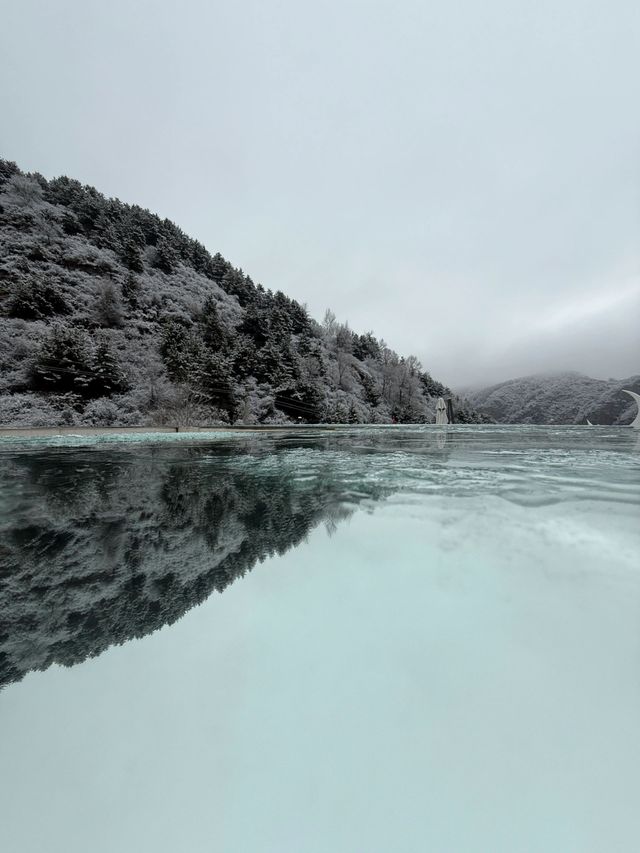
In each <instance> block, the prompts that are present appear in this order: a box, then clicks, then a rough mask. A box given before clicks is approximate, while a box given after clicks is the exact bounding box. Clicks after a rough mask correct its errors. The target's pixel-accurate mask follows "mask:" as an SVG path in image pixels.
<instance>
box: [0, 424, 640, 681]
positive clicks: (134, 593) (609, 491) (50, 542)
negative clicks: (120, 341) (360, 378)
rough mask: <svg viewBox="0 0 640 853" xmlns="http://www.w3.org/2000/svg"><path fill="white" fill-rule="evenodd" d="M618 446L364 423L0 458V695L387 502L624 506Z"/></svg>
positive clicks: (613, 436)
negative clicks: (319, 530) (318, 530)
mask: <svg viewBox="0 0 640 853" xmlns="http://www.w3.org/2000/svg"><path fill="white" fill-rule="evenodd" d="M632 433H633V431H632V430H626V431H625V430H623V429H621V428H619V429H617V430H606V429H596V428H585V429H581V428H566V427H565V428H553V427H545V428H523V427H493V428H492V427H477V426H475V427H472V428H471V427H470V428H465V427H454V428H449V429H436V428H433V427H431V428H430V427H408V428H399V429H388V428H375V427H369V428H354V429H337V430H331V431H323V430H315V431H313V430H309V431H307V430H304V429H302V430H293V431H289V432H283V433H279V434H261V435H248V434H245V435H243V436H241V437H236V436H234V437H233V438H229V439H228V440H218V441H216V442H215V443H211V442H207V441H206V440H201V441H200V442H196V441H195V439H194V440H187V441H186V443H184V444H179V443H176V442H171V443H166V442H165V443H163V442H158V443H155V444H154V443H145V442H144V441H137V442H136V443H134V442H132V443H119V444H111V445H109V444H99V443H98V444H95V443H94V445H93V446H86V444H85V445H84V446H80V447H73V446H68V444H67V446H60V447H51V446H43V445H40V446H38V444H37V443H33V442H32V443H30V444H29V443H26V444H23V445H20V444H19V443H18V444H15V445H13V446H5V448H4V449H3V451H2V453H0V687H1V686H2V685H4V684H7V683H9V682H12V681H18V680H20V679H21V678H23V677H24V675H25V674H26V673H27V672H28V671H30V670H42V669H46V668H47V667H48V666H50V665H51V664H52V663H59V664H63V665H65V666H70V665H72V664H75V663H78V662H80V661H83V660H85V659H86V658H88V657H91V656H95V655H98V654H100V653H101V652H102V651H104V650H105V649H107V648H108V647H109V646H111V645H113V644H119V643H123V642H125V641H126V640H129V639H131V638H133V637H142V636H144V635H145V634H149V633H150V632H152V631H155V630H156V629H158V628H160V627H162V626H163V625H167V624H170V623H172V622H175V621H176V620H177V619H179V618H180V617H181V616H182V615H183V614H184V613H186V612H187V611H188V610H189V609H190V608H192V607H194V606H195V605H197V604H199V603H200V602H202V601H204V600H205V599H206V598H207V597H208V596H209V595H210V594H211V593H212V592H213V590H217V591H219V592H221V591H223V590H224V589H225V588H226V587H227V586H228V585H229V584H230V583H232V582H233V581H234V580H235V579H236V578H237V577H239V576H242V575H244V574H245V573H246V572H247V571H249V570H250V569H252V568H253V566H254V565H255V564H256V562H258V561H263V560H264V559H266V558H267V557H269V556H272V555H274V554H284V553H285V552H286V551H287V550H289V549H290V548H294V547H295V546H297V545H299V544H300V543H301V542H302V541H303V540H304V539H305V537H306V536H307V534H308V533H309V532H310V531H311V530H313V529H314V528H315V527H317V526H318V525H320V524H326V525H328V526H329V528H330V529H333V528H335V527H336V526H337V525H338V524H339V523H340V522H341V521H343V520H344V519H346V518H348V517H349V516H350V515H351V514H352V513H353V511H354V509H355V508H356V507H362V506H364V507H367V506H371V505H372V504H373V503H374V502H376V501H379V500H381V499H383V498H387V497H389V496H390V495H391V494H392V493H397V494H398V500H400V501H407V500H408V501H410V500H418V501H424V499H425V498H426V497H427V496H428V497H429V498H431V497H433V496H435V497H436V498H437V497H439V496H442V497H453V498H454V499H456V500H457V499H458V498H470V499H472V500H473V499H476V500H478V499H480V500H482V501H484V500H486V498H487V497H490V496H497V497H499V498H501V499H505V500H506V501H508V502H509V503H511V504H518V505H519V506H521V507H524V508H528V507H530V508H533V507H543V506H549V505H551V504H554V503H558V502H562V501H570V502H572V503H574V504H575V503H576V502H577V501H584V500H587V501H589V500H592V499H593V498H594V497H597V499H598V500H599V501H601V502H602V501H607V502H609V505H610V506H613V505H615V504H618V505H619V504H627V505H632V506H637V505H638V503H640V489H639V487H638V481H637V467H638V457H637V449H638V448H637V442H636V439H637V436H636V435H632ZM465 511H471V512H473V509H472V508H471V507H470V506H468V507H467V510H465ZM495 536H496V541H498V539H499V537H500V531H496V533H495Z"/></svg>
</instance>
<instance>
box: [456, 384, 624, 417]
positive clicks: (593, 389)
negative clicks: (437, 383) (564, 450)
mask: <svg viewBox="0 0 640 853" xmlns="http://www.w3.org/2000/svg"><path fill="white" fill-rule="evenodd" d="M623 388H627V389H628V390H630V391H635V392H636V393H640V375H635V376H630V377H629V378H627V379H593V378H591V377H590V376H585V375H584V374H582V373H574V372H567V373H555V374H539V375H535V376H522V377H519V378H518V379H509V380H508V381H507V382H500V383H498V384H497V385H491V386H489V387H488V388H482V389H480V390H475V391H467V392H466V396H467V398H468V399H469V400H470V402H471V403H472V404H473V405H474V406H475V407H476V408H477V409H478V410H479V411H481V412H484V413H486V414H487V415H489V416H490V417H492V418H493V419H494V420H496V421H497V422H498V423H505V424H506V423H509V424H584V423H586V421H587V419H588V420H590V421H591V423H593V424H614V425H624V424H629V423H631V421H632V420H633V418H634V417H635V414H636V411H637V409H636V405H635V403H634V402H633V400H632V399H631V398H630V397H629V396H628V395H627V394H623V393H622V389H623Z"/></svg>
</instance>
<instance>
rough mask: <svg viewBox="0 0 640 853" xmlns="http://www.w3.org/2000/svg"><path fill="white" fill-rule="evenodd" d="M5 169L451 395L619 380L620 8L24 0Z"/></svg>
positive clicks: (632, 306)
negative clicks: (109, 205) (199, 250)
mask: <svg viewBox="0 0 640 853" xmlns="http://www.w3.org/2000/svg"><path fill="white" fill-rule="evenodd" d="M2 19H3V26H2V28H1V29H0V79H1V80H2V86H1V87H0V116H1V120H0V155H1V156H4V157H8V158H9V159H12V160H15V161H16V162H17V163H18V164H19V165H20V167H21V168H23V169H25V170H28V171H29V170H37V171H40V172H41V173H42V174H44V175H45V176H46V177H54V176H56V175H59V174H67V175H69V176H71V177H75V178H78V179H79V180H81V181H83V182H85V183H89V184H92V185H94V186H96V187H97V188H98V189H99V190H101V191H102V192H103V193H105V194H106V195H113V196H117V197H119V198H121V199H122V200H123V201H128V202H131V203H137V204H141V205H142V206H145V207H148V208H150V209H151V210H153V211H154V212H157V213H159V214H160V215H162V216H167V217H168V218H170V219H172V220H173V221H175V222H176V223H177V224H178V225H179V226H180V227H181V228H183V230H184V231H185V232H186V233H188V234H189V235H190V236H193V237H196V238H198V239H199V240H201V241H202V242H203V243H204V244H205V245H206V246H207V248H208V249H210V251H212V252H216V251H220V252H221V253H222V254H223V255H224V256H225V257H226V258H228V259H229V260H230V261H231V262H232V263H233V264H234V265H237V266H241V267H242V268H243V269H244V270H245V272H247V273H248V274H250V275H251V276H252V278H253V279H254V281H256V282H257V281H260V282H262V283H263V284H264V285H265V286H266V287H271V288H272V289H274V290H276V289H281V290H283V291H284V292H285V293H287V294H289V295H291V296H293V297H295V298H296V299H298V300H299V301H301V302H305V303H306V304H307V305H308V307H309V310H310V312H311V313H312V315H313V316H315V317H316V318H317V319H321V318H322V315H323V314H324V311H325V309H326V308H327V307H331V308H332V310H333V311H334V312H335V313H336V315H337V316H338V318H339V319H341V320H347V321H348V322H349V324H350V326H351V327H352V328H354V329H356V330H358V331H365V330H367V329H372V330H373V331H374V332H375V333H376V335H378V336H380V337H383V338H384V339H385V340H386V341H387V342H388V343H389V344H390V345H392V346H393V347H394V348H395V349H397V350H398V351H399V352H401V353H403V354H409V353H415V354H416V355H418V357H419V358H420V359H421V360H422V362H423V364H424V365H425V367H426V368H427V369H429V370H430V371H431V373H432V374H433V375H434V376H435V377H437V378H438V379H440V380H442V381H444V382H446V383H447V384H449V385H452V386H454V387H456V386H468V385H473V384H478V383H484V382H487V383H488V382H494V381H499V380H502V379H508V378H511V377H513V376H517V375H521V374H525V373H534V372H539V371H544V370H571V369H573V370H580V371H583V372H586V373H589V374H591V375H593V376H598V377H603V378H606V377H609V376H618V377H623V376H627V375H630V374H632V373H638V372H640V333H639V328H640V110H639V109H638V104H639V103H640V50H639V46H640V6H639V5H638V4H637V3H636V2H634V0H609V2H604V0H592V2H590V1H589V0H581V2H578V0H572V2H568V0H561V1H560V2H558V0H554V2H550V1H549V2H545V1H544V0H543V1H542V2H540V1H539V0H538V2H522V3H517V4H514V3H512V2H508V0H487V2H485V3H477V2H472V0H458V2H451V3H446V4H429V3H424V2H418V0H397V1H396V2H387V1H386V0H385V1H384V2H376V3H365V2H355V0H341V2H337V0H328V2H324V3H320V4H318V3H306V2H296V0H281V2H269V0H247V1H246V2H242V3H230V2H227V3H220V2H205V0H185V2H180V3H178V2H165V0H156V2H152V0H138V2H131V0H127V1H126V2H125V0H112V2H109V3H98V2H94V0H58V2H56V3H45V2H42V0H40V2H38V0H21V2H20V3H8V2H7V3H4V4H3V12H2Z"/></svg>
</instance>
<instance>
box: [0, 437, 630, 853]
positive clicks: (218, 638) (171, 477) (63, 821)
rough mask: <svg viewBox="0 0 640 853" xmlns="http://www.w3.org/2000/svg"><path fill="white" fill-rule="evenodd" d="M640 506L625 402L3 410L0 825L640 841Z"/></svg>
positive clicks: (70, 847) (503, 851) (15, 839)
mask: <svg viewBox="0 0 640 853" xmlns="http://www.w3.org/2000/svg"><path fill="white" fill-rule="evenodd" d="M54 445H55V446H54ZM639 509H640V437H639V435H638V433H637V432H634V431H633V430H631V429H625V428H616V429H613V428H611V429H607V428H579V427H564V428H552V427H538V428H526V427H509V428H507V427H477V426H475V427H462V426H458V427H450V428H436V427H433V426H431V427H415V428H404V427H402V428H401V427H393V428H362V429H352V430H349V429H335V430H304V429H296V430H292V431H290V432H274V433H249V432H247V433H242V434H240V435H238V436H236V435H235V434H234V435H229V434H219V435H216V436H206V435H202V434H200V435H197V436H196V435H194V436H192V437H189V436H182V437H181V438H180V440H177V439H176V437H175V436H171V437H166V436H165V437H163V436H146V437H145V436H140V435H137V436H134V437H131V438H129V439H127V441H120V440H114V438H113V436H111V437H110V438H109V440H108V441H103V440H100V439H92V438H87V437H83V438H75V439H74V438H66V439H58V440H56V441H55V442H53V443H52V442H51V440H46V441H45V440H31V441H24V442H15V441H9V440H5V441H3V442H2V443H0V684H1V685H3V688H2V689H1V690H0V850H2V851H7V853H129V851H130V853H164V851H167V853H168V851H171V853H174V851H184V853H201V851H202V853H204V851H206V853H210V851H215V853H391V851H394V853H396V851H397V853H424V851H434V853H449V851H451V853H467V851H473V853H529V852H530V851H531V853H534V851H535V853H556V851H557V853H626V851H635V850H637V849H638V845H639V842H638V839H639V838H640V800H639V792H640V560H639V558H638V555H639V554H640V513H639Z"/></svg>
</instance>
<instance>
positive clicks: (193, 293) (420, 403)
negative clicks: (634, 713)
mask: <svg viewBox="0 0 640 853" xmlns="http://www.w3.org/2000/svg"><path fill="white" fill-rule="evenodd" d="M450 394H451V392H450V391H449V389H448V388H446V387H445V386H444V385H442V384H441V383H440V382H437V381H436V380H435V379H433V378H432V377H431V376H430V375H429V373H428V372H427V371H426V370H425V369H424V368H423V367H422V365H421V364H420V362H419V361H418V359H417V358H415V357H414V356H411V355H406V356H404V357H403V356H400V355H398V354H397V353H395V352H393V351H392V350H391V349H390V348H389V347H387V346H386V344H385V343H384V341H383V340H381V339H378V338H376V337H375V336H374V335H373V334H372V333H371V332H364V334H358V333H356V332H354V331H352V330H351V329H350V328H349V326H348V325H347V324H345V323H339V322H338V321H337V320H336V317H335V316H334V315H333V314H332V313H331V312H330V311H327V314H326V316H325V318H324V322H323V323H318V322H317V321H316V320H314V319H313V318H312V317H310V316H309V315H308V314H307V311H306V309H305V308H304V306H303V305H300V304H299V303H297V302H295V300H293V299H290V298H289V297H287V296H286V295H285V294H284V293H282V292H280V291H278V290H276V291H275V292H273V291H271V290H269V289H265V288H264V287H262V286H261V285H260V284H255V283H254V282H253V281H252V280H251V278H250V277H249V276H247V275H246V274H245V273H244V272H243V271H242V270H241V269H237V268H235V267H233V266H232V265H231V264H230V263H229V262H228V261H226V260H225V259H224V258H223V257H222V256H221V255H220V254H215V255H212V254H210V253H209V252H208V251H207V249H206V248H205V247H204V246H203V245H202V244H201V243H199V242H198V241H196V240H192V239H190V238H189V237H187V235H186V234H184V233H183V232H182V231H181V229H180V228H178V226H176V225H175V224H174V223H172V222H170V221H169V220H167V219H164V220H163V219H160V217H158V216H156V215H154V214H152V213H150V212H149V211H148V210H143V209H142V208H140V207H137V206H136V205H130V204H125V203H123V202H121V201H119V200H118V199H107V198H105V197H104V196H103V195H102V194H101V193H99V192H98V191H97V190H95V189H94V188H93V187H89V186H83V185H81V184H80V183H79V182H78V181H74V180H71V179H69V178H66V177H61V178H56V179H54V180H50V181H47V180H46V179H45V178H43V177H42V175H38V174H35V173H34V174H28V175H27V174H23V173H22V172H21V171H20V170H19V169H18V167H17V166H16V164H15V163H10V162H8V161H5V160H0V424H2V425H6V426H9V425H13V426H52V425H57V424H70V425H73V424H87V425H95V426H111V425H114V426H126V425H136V424H137V425H147V424H162V423H171V424H176V423H182V424H184V423H189V424H192V425H197V424H214V423H236V422H241V423H245V424H256V423H263V424H264V423H280V422H290V421H298V420H302V421H307V422H310V423H317V422H318V421H323V422H330V423H345V422H349V423H389V422H391V421H397V422H401V423H403V422H405V423H406V422H409V423H415V422H419V423H424V422H429V421H432V420H433V419H434V411H435V400H436V399H437V398H438V397H439V396H449V395H450ZM454 409H455V410H456V412H457V416H458V418H457V419H458V420H459V421H461V422H469V421H474V420H478V419H479V418H477V416H476V414H475V413H474V412H473V411H472V410H471V408H470V407H469V406H468V405H467V404H465V402H464V401H463V400H454Z"/></svg>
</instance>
